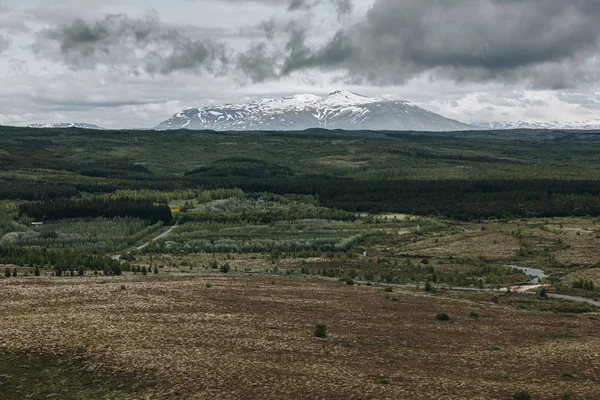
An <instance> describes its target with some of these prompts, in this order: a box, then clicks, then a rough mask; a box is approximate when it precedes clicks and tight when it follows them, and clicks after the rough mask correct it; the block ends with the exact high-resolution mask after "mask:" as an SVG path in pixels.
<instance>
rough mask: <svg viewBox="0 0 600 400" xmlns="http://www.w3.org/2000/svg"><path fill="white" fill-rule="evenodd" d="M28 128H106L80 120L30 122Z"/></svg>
mask: <svg viewBox="0 0 600 400" xmlns="http://www.w3.org/2000/svg"><path fill="white" fill-rule="evenodd" d="M27 128H79V129H96V130H104V128H101V127H99V126H98V125H94V124H84V123H79V122H72V123H69V122H60V123H54V124H30V125H27Z"/></svg>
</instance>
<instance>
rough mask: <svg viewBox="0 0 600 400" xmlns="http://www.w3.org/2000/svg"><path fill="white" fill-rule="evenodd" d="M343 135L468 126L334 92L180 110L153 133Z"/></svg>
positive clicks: (395, 103) (395, 104) (390, 103)
mask: <svg viewBox="0 0 600 400" xmlns="http://www.w3.org/2000/svg"><path fill="white" fill-rule="evenodd" d="M311 128H324V129H345V130H396V131H411V130H412V131H436V132H437V131H456V130H466V129H473V128H472V127H470V126H469V125H466V124H463V123H461V122H458V121H455V120H452V119H448V118H445V117H443V116H441V115H439V114H435V113H433V112H431V111H427V110H424V109H422V108H420V107H417V106H415V105H413V104H411V103H409V102H407V101H400V100H385V99H376V98H370V97H365V96H361V95H359V94H356V93H352V92H349V91H337V92H333V93H331V94H329V95H328V96H323V97H321V96H315V95H311V94H298V95H294V96H289V97H280V98H274V99H260V100H256V101H253V102H251V103H247V104H225V105H219V106H211V107H204V108H191V109H188V110H184V111H181V112H179V113H177V114H175V115H173V117H171V118H170V119H168V120H166V121H164V122H162V123H161V124H159V125H158V126H157V127H155V129H156V130H169V129H194V130H200V129H211V130H217V131H225V130H231V131H251V130H272V131H291V130H294V131H299V130H304V129H311Z"/></svg>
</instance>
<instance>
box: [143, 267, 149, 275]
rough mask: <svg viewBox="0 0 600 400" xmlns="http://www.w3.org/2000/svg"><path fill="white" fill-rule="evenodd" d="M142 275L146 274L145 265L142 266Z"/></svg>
mask: <svg viewBox="0 0 600 400" xmlns="http://www.w3.org/2000/svg"><path fill="white" fill-rule="evenodd" d="M142 275H148V269H147V268H146V267H145V266H144V267H142Z"/></svg>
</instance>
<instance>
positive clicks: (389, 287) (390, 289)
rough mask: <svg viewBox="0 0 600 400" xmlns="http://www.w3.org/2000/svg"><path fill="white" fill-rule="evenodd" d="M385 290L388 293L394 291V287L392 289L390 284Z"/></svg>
mask: <svg viewBox="0 0 600 400" xmlns="http://www.w3.org/2000/svg"><path fill="white" fill-rule="evenodd" d="M384 291H385V292H388V293H392V292H393V291H394V289H392V288H391V286H388V287H386V288H385V289H384Z"/></svg>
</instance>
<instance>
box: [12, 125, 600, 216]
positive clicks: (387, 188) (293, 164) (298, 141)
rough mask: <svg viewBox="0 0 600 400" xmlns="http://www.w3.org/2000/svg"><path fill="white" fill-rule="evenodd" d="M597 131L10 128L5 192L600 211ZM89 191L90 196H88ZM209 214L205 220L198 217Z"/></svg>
mask: <svg viewBox="0 0 600 400" xmlns="http://www.w3.org/2000/svg"><path fill="white" fill-rule="evenodd" d="M599 161H600V142H598V135H596V134H595V133H594V132H585V133H576V132H546V131H543V132H535V131H522V132H514V131H510V132H506V133H502V132H479V133H477V132H457V133H453V134H452V133H444V134H434V133H421V134H417V133H415V132H405V133H402V132H343V131H332V132H329V131H321V130H314V131H305V132H290V133H287V132H286V133H277V132H248V133H239V132H219V133H217V132H191V131H172V132H155V131H87V130H78V129H49V130H39V129H38V130H35V129H28V128H11V127H0V185H1V186H0V199H1V200H21V201H22V200H27V201H32V202H27V203H23V204H21V206H20V212H21V213H22V214H26V215H29V216H30V217H32V218H34V219H60V218H65V217H97V216H107V217H110V216H131V217H139V218H144V219H150V220H152V223H155V222H157V221H163V222H165V223H166V224H168V223H170V218H171V217H170V214H169V213H168V212H167V208H166V207H162V208H161V207H160V206H159V205H156V204H151V203H145V204H142V203H139V202H138V203H136V202H134V201H133V200H126V199H121V200H118V201H117V200H110V201H108V200H102V201H100V200H94V201H92V200H89V199H87V200H86V199H85V196H87V195H88V194H91V195H103V194H108V193H113V192H115V191H117V190H123V189H127V190H141V189H151V190H158V191H174V190H186V189H216V188H241V189H242V190H244V192H246V193H252V192H271V193H277V194H306V195H313V196H315V197H316V198H318V200H319V202H320V204H321V205H322V206H325V207H331V208H336V209H340V210H345V211H350V212H402V213H414V214H420V215H437V216H445V217H450V218H455V219H460V220H476V219H480V218H492V217H493V218H511V217H520V216H522V217H552V216H569V215H576V216H585V215H592V216H597V215H600V170H599V169H598V168H597V165H599ZM82 195H83V197H82ZM198 218H201V217H198Z"/></svg>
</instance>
